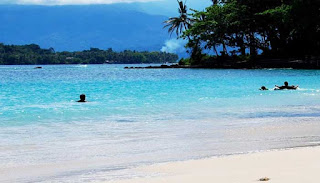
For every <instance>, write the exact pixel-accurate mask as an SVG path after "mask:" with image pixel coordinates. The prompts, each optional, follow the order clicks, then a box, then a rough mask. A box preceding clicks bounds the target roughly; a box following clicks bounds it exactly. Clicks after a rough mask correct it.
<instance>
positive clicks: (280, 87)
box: [274, 81, 299, 90]
mask: <svg viewBox="0 0 320 183" xmlns="http://www.w3.org/2000/svg"><path fill="white" fill-rule="evenodd" d="M298 87H299V86H298V85H297V86H294V85H292V86H289V83H288V81H285V82H284V85H283V86H278V85H275V88H274V89H275V90H284V89H287V90H296V89H297V88H298Z"/></svg>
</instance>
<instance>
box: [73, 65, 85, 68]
mask: <svg viewBox="0 0 320 183" xmlns="http://www.w3.org/2000/svg"><path fill="white" fill-rule="evenodd" d="M75 67H80V68H83V67H88V65H77V66H75Z"/></svg>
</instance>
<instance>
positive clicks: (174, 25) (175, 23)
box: [164, 0, 191, 36]
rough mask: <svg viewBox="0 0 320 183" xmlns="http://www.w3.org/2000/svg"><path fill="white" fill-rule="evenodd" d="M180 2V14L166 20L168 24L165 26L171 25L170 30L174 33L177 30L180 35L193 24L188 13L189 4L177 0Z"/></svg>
mask: <svg viewBox="0 0 320 183" xmlns="http://www.w3.org/2000/svg"><path fill="white" fill-rule="evenodd" d="M177 2H178V4H179V8H178V11H179V16H178V17H170V18H169V20H166V21H164V23H165V24H166V25H165V26H164V28H167V27H169V29H168V32H169V33H170V35H172V33H173V32H176V34H177V36H179V35H180V34H181V33H182V32H183V31H184V30H187V29H188V28H189V27H190V25H191V19H190V18H189V16H188V13H187V6H186V5H185V3H183V2H182V1H179V0H177Z"/></svg>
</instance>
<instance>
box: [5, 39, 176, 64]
mask: <svg viewBox="0 0 320 183" xmlns="http://www.w3.org/2000/svg"><path fill="white" fill-rule="evenodd" d="M177 59H178V56H177V55H176V54H172V53H165V52H147V51H144V52H137V51H129V50H124V51H121V52H115V51H113V50H112V49H111V48H109V49H108V50H100V49H98V48H91V49H90V50H84V51H76V52H67V51H64V52H55V50H54V49H53V48H49V49H42V48H40V46H38V45H36V44H30V45H23V46H17V45H4V44H0V64H2V65H20V64H26V65H34V64H103V63H113V64H140V63H165V62H176V61H177Z"/></svg>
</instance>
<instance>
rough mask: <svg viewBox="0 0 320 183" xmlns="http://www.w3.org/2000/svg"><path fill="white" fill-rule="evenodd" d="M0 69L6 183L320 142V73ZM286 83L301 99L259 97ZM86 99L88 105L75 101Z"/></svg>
mask: <svg viewBox="0 0 320 183" xmlns="http://www.w3.org/2000/svg"><path fill="white" fill-rule="evenodd" d="M123 67H124V65H88V66H80V65H63V66H43V69H33V68H34V66H0V164H1V165H2V166H1V167H0V181H1V182H13V181H14V182H37V181H38V182H79V181H103V180H113V179H119V178H128V177H134V176H143V175H135V174H133V172H130V167H135V166H139V165H142V164H151V163H157V162H167V161H176V160H185V159H195V158H203V157H208V156H219V155H228V154H235V153H247V152H251V151H260V150H270V149H279V148H287V147H297V146H310V145H318V144H320V120H319V119H320V118H319V117H320V112H319V110H320V105H319V103H320V71H316V70H290V69H263V70H218V69H216V70H213V69H146V70H126V69H123ZM284 81H289V84H298V85H299V86H300V89H299V90H296V91H273V90H268V91H260V90H258V89H259V88H260V86H262V85H265V86H267V87H268V88H271V89H272V88H273V87H274V85H275V84H277V85H281V84H282V83H283V82H284ZM81 93H85V94H86V95H87V100H88V101H90V102H88V103H77V102H75V101H76V100H78V97H79V95H80V94H81Z"/></svg>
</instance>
